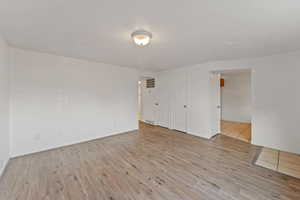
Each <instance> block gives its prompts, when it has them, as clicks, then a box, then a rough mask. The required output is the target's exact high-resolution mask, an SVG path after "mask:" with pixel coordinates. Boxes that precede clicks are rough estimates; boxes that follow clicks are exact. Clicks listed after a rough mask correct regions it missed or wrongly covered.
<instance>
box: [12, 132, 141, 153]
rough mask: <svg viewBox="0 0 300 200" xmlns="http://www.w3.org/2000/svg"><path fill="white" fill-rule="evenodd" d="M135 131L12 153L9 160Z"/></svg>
mask: <svg viewBox="0 0 300 200" xmlns="http://www.w3.org/2000/svg"><path fill="white" fill-rule="evenodd" d="M137 130H138V129H137V128H133V129H128V130H123V131H116V132H113V133H108V134H105V135H103V136H101V137H89V138H85V139H82V140H76V141H72V142H69V143H64V144H59V145H53V146H51V147H46V148H40V149H37V150H33V151H27V152H22V153H15V152H13V154H12V155H11V158H17V157H21V156H26V155H30V154H34V153H40V152H44V151H51V150H55V149H59V148H63V147H67V146H71V145H76V144H81V143H85V142H90V141H93V140H99V139H104V138H106V137H110V136H115V135H120V134H124V133H128V132H133V131H137Z"/></svg>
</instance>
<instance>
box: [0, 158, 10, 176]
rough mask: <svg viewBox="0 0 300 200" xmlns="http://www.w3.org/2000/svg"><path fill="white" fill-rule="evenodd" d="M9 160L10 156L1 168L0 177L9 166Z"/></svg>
mask: <svg viewBox="0 0 300 200" xmlns="http://www.w3.org/2000/svg"><path fill="white" fill-rule="evenodd" d="M8 161H9V158H7V159H6V160H5V161H4V163H3V166H2V168H1V169H0V178H1V177H2V175H3V172H4V171H5V169H6V167H7V164H8Z"/></svg>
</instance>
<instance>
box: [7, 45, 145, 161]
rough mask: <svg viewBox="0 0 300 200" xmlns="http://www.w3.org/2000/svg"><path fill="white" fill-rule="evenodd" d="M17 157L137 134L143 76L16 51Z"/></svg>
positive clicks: (14, 145) (14, 114)
mask: <svg viewBox="0 0 300 200" xmlns="http://www.w3.org/2000/svg"><path fill="white" fill-rule="evenodd" d="M11 55H12V56H11V62H12V66H11V78H12V84H11V98H12V99H11V124H12V127H13V128H12V147H11V149H12V156H18V155H23V154H27V153H32V152H38V151H42V150H47V149H51V148H55V147H60V146H63V145H68V144H72V143H77V142H82V141H86V140H91V139H95V138H101V137H104V136H109V135H112V134H115V133H120V132H125V131H130V130H134V129H137V128H138V123H137V112H138V106H137V100H138V99H137V95H138V92H137V90H138V87H137V84H138V77H139V74H138V71H137V70H134V69H129V68H124V67H118V66H112V65H107V64H101V63H96V62H88V61H84V60H79V59H73V58H67V57H62V56H55V55H50V54H44V53H37V52H32V51H27V50H20V49H15V48H12V49H11Z"/></svg>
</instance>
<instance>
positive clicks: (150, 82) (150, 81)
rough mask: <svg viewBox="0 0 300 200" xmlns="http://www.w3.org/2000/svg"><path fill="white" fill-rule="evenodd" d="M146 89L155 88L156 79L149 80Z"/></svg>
mask: <svg viewBox="0 0 300 200" xmlns="http://www.w3.org/2000/svg"><path fill="white" fill-rule="evenodd" d="M146 87H147V88H155V79H154V78H151V79H147V80H146Z"/></svg>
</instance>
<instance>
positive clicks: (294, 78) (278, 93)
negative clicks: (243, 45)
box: [158, 52, 300, 153]
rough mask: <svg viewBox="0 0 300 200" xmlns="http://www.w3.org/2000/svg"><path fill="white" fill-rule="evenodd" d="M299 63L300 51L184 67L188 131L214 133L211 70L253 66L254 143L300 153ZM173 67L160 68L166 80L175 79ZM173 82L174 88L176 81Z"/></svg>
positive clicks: (208, 136)
mask: <svg viewBox="0 0 300 200" xmlns="http://www.w3.org/2000/svg"><path fill="white" fill-rule="evenodd" d="M299 64H300V52H294V53H289V54H281V55H274V56H268V57H262V58H253V59H241V60H231V61H219V62H208V63H204V64H198V65H195V66H190V67H185V68H183V69H184V70H185V71H186V72H187V74H188V79H187V81H188V87H187V102H188V111H187V132H188V133H190V134H194V135H197V136H201V137H206V138H210V137H211V136H213V134H214V133H213V132H212V131H211V122H210V118H211V111H210V107H211V100H210V98H211V97H210V82H209V75H210V72H211V71H219V70H232V69H249V70H252V74H251V88H252V143H253V144H256V145H262V146H267V147H271V148H276V149H280V150H284V151H290V152H294V153H300V146H299V145H298V144H299V142H300V134H298V127H299V116H300V107H299V106H297V103H298V102H299V101H300V93H299V92H297V91H298V90H299V88H298V80H299V74H300V67H299ZM173 71H174V70H169V71H164V72H160V73H159V74H158V78H159V77H161V76H162V75H163V76H164V79H169V81H164V82H171V80H174V77H170V78H169V76H171V75H170V74H172V72H173ZM175 79H176V77H175ZM169 86H170V87H171V89H170V91H172V84H170V85H169ZM174 89H176V88H173V90H174ZM158 99H160V97H158ZM170 101H172V99H171V100H170ZM170 101H169V104H170ZM160 110H163V109H160ZM169 113H172V111H169Z"/></svg>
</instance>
